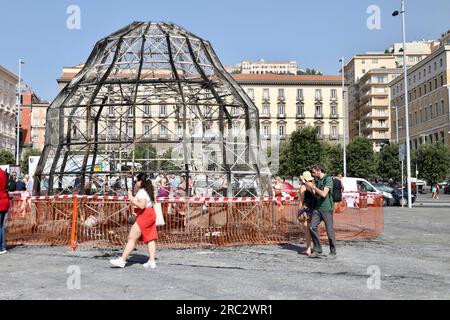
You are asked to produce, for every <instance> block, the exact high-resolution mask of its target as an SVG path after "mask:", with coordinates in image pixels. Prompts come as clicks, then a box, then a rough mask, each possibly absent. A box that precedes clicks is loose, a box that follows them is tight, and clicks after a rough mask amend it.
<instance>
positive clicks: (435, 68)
mask: <svg viewBox="0 0 450 320" xmlns="http://www.w3.org/2000/svg"><path fill="white" fill-rule="evenodd" d="M436 70H437V62H436V61H435V62H434V71H436Z"/></svg>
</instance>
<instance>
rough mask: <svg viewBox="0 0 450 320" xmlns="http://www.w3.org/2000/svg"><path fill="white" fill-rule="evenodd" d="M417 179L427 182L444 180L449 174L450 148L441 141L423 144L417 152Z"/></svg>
mask: <svg viewBox="0 0 450 320" xmlns="http://www.w3.org/2000/svg"><path fill="white" fill-rule="evenodd" d="M417 163H418V169H419V179H423V180H425V181H426V182H427V183H428V184H432V183H436V182H441V181H444V180H445V179H447V178H448V175H449V174H450V149H449V147H448V146H447V145H445V144H442V143H435V144H423V145H421V146H420V148H419V152H418V154H417Z"/></svg>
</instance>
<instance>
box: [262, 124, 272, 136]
mask: <svg viewBox="0 0 450 320" xmlns="http://www.w3.org/2000/svg"><path fill="white" fill-rule="evenodd" d="M263 134H264V137H266V138H268V137H269V135H270V126H269V125H267V124H265V125H264V126H263Z"/></svg>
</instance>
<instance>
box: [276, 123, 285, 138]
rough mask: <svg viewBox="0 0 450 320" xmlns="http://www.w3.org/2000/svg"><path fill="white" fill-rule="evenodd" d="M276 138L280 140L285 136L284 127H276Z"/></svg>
mask: <svg viewBox="0 0 450 320" xmlns="http://www.w3.org/2000/svg"><path fill="white" fill-rule="evenodd" d="M278 136H279V137H280V138H282V137H284V136H285V126H284V125H279V126H278Z"/></svg>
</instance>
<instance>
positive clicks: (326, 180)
mask: <svg viewBox="0 0 450 320" xmlns="http://www.w3.org/2000/svg"><path fill="white" fill-rule="evenodd" d="M316 186H317V188H319V189H320V190H323V189H325V187H327V188H330V190H329V191H328V194H327V196H326V197H325V198H324V197H322V196H319V195H317V206H316V210H319V211H333V210H334V203H333V197H332V195H331V193H332V192H333V178H331V177H329V176H327V175H326V176H324V177H323V178H322V179H320V180H319V181H317V184H316Z"/></svg>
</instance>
